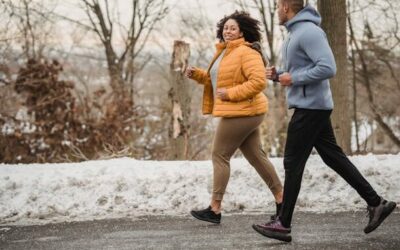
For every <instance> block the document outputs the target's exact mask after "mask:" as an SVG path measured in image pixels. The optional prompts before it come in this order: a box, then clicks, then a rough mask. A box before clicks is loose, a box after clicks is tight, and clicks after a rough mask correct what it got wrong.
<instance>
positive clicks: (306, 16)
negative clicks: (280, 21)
mask: <svg viewBox="0 0 400 250" xmlns="http://www.w3.org/2000/svg"><path fill="white" fill-rule="evenodd" d="M299 22H312V23H314V24H316V25H317V26H320V25H321V16H320V15H319V13H318V11H317V10H316V9H315V8H314V7H311V6H310V5H306V6H305V7H304V8H303V9H302V10H301V11H299V13H297V14H296V15H295V16H294V17H293V18H292V19H290V20H289V21H287V22H286V23H285V24H284V25H285V27H286V29H288V30H289V31H290V30H291V28H292V27H293V25H294V24H296V23H299Z"/></svg>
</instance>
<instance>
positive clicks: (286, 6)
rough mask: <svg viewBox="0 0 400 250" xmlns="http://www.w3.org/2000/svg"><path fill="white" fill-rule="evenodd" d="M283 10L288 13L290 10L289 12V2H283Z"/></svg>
mask: <svg viewBox="0 0 400 250" xmlns="http://www.w3.org/2000/svg"><path fill="white" fill-rule="evenodd" d="M283 11H284V12H285V13H288V12H289V4H287V3H284V4H283Z"/></svg>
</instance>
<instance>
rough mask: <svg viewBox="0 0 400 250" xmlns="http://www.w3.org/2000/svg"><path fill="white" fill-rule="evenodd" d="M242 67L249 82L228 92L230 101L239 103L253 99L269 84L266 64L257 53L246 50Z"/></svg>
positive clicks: (249, 49)
mask: <svg viewBox="0 0 400 250" xmlns="http://www.w3.org/2000/svg"><path fill="white" fill-rule="evenodd" d="M241 66H242V71H243V74H244V76H245V78H246V79H247V81H245V82H243V83H242V84H240V85H236V86H235V87H232V88H230V89H228V90H227V92H228V97H229V99H230V101H234V102H239V101H243V100H246V99H249V98H252V97H254V96H255V95H257V94H258V93H260V92H261V91H263V89H264V88H265V87H266V84H267V83H266V76H265V68H264V63H263V60H262V58H261V55H260V54H259V53H258V52H257V51H255V50H253V49H251V48H246V49H245V51H244V53H243V54H242V65H241Z"/></svg>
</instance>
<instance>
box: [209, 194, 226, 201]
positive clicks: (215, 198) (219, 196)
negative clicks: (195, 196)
mask: <svg viewBox="0 0 400 250" xmlns="http://www.w3.org/2000/svg"><path fill="white" fill-rule="evenodd" d="M223 197H224V194H221V193H213V194H212V199H213V200H216V201H222V198H223Z"/></svg>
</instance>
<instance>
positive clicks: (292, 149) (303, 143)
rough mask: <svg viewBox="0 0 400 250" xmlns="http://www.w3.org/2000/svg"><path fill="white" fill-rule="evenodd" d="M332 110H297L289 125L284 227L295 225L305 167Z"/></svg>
mask: <svg viewBox="0 0 400 250" xmlns="http://www.w3.org/2000/svg"><path fill="white" fill-rule="evenodd" d="M329 112H330V111H319V110H296V111H295V113H294V114H293V117H292V119H291V121H290V123H289V127H288V133H287V140H286V147H285V155H284V160H283V163H284V167H285V183H284V188H283V205H282V210H281V211H282V212H281V216H280V221H281V223H282V225H283V226H284V227H287V228H289V227H290V226H291V221H292V215H293V211H294V208H295V205H296V201H297V197H298V195H299V192H300V187H301V181H302V177H303V172H304V167H305V164H306V162H307V159H308V157H309V156H310V153H311V150H312V148H313V146H314V142H315V141H316V140H317V138H318V136H319V133H320V131H321V129H322V123H321V121H323V120H324V118H325V117H326V116H328V115H329Z"/></svg>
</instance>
